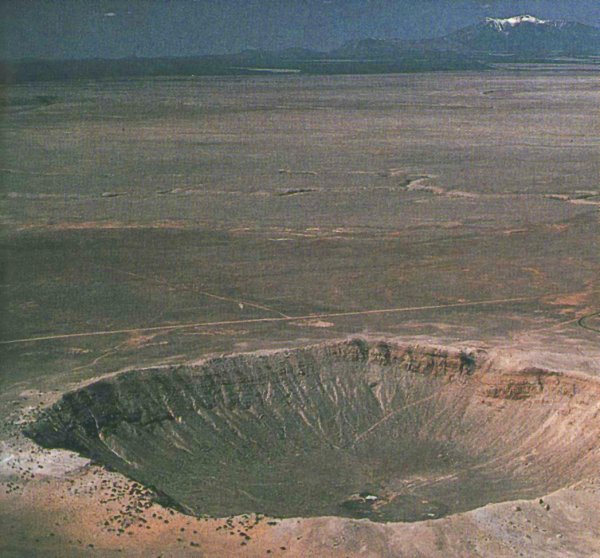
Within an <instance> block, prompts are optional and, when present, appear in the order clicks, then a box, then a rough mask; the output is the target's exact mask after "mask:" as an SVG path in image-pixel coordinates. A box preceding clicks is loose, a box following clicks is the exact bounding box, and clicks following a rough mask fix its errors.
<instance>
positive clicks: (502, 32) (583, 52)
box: [334, 15, 600, 61]
mask: <svg viewBox="0 0 600 558" xmlns="http://www.w3.org/2000/svg"><path fill="white" fill-rule="evenodd" d="M415 51H425V52H431V51H442V52H453V53H455V54H457V55H463V56H467V57H475V58H477V59H479V60H482V61H489V60H490V57H491V58H494V57H497V56H513V57H515V58H531V57H536V58H539V57H543V58H551V57H557V56H590V55H598V54H600V29H599V28H597V27H591V26H589V25H583V24H581V23H575V22H570V21H564V20H543V19H538V18H536V17H534V16H531V15H521V16H515V17H510V18H506V19H500V18H491V17H488V18H485V19H484V20H482V21H480V22H479V23H477V24H475V25H470V26H468V27H463V28H462V29H459V30H458V31H455V32H454V33H451V34H450V35H446V36H445V37H441V38H436V39H429V40H424V41H405V40H401V39H396V40H376V39H364V40H360V41H353V42H350V43H347V44H345V45H344V46H342V47H341V48H340V49H337V50H336V51H334V53H335V54H337V55H343V56H362V57H364V56H398V55H401V54H402V53H405V52H415Z"/></svg>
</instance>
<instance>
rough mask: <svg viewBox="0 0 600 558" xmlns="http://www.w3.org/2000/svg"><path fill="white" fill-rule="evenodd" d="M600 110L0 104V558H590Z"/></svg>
mask: <svg viewBox="0 0 600 558" xmlns="http://www.w3.org/2000/svg"><path fill="white" fill-rule="evenodd" d="M599 97H600V93H599V92H598V87H597V73H596V72H594V71H589V70H586V69H585V68H579V69H578V68H576V67H570V66H567V65H565V66H564V68H561V67H557V68H550V69H549V68H546V69H543V68H542V69H540V68H537V69H536V68H520V69H519V68H515V69H513V70H511V71H507V70H502V71H501V70H496V71H489V72H463V73H461V72H448V73H442V72H440V73H429V74H428V73H424V74H408V75H385V76H383V75H381V76H379V75H370V76H300V75H297V76H296V75H293V76H289V75H286V76H242V77H225V78H224V77H214V78H211V77H202V78H196V77H186V78H143V79H141V78H140V79H123V80H105V81H71V82H47V83H33V84H21V85H14V86H9V87H5V88H4V90H3V101H4V109H3V110H4V112H3V117H2V140H1V141H2V151H1V153H2V155H1V158H2V160H1V165H0V172H1V174H2V206H3V221H4V222H3V232H2V240H1V242H2V254H3V256H2V261H3V266H4V272H3V279H2V303H3V319H2V341H1V344H0V350H1V353H2V354H1V359H0V362H1V364H0V366H1V368H2V373H1V375H0V382H1V388H0V425H1V427H0V428H1V430H0V532H1V533H2V537H1V541H0V554H1V555H2V556H90V555H98V556H119V555H123V556H157V557H158V556H165V557H166V556H215V557H220V556H248V557H250V556H251V557H254V556H324V557H325V556H331V557H334V556H335V557H346V556H373V557H375V556H377V557H379V556H390V557H392V556H393V557H399V556H407V557H416V556H494V557H496V556H598V555H600V524H599V523H598V521H597V517H598V513H599V512H600V498H599V491H600V473H599V472H598V467H597V463H598V462H599V459H600V384H598V381H599V376H600V349H599V347H600V343H599V335H600V313H599V312H600V284H599V281H598V278H599V277H600V250H599V249H598V238H599V233H600V221H599V206H600V184H599V180H598V178H599V176H600V158H599V157H598V148H599V134H600V122H599V115H598V110H597V108H598V101H599ZM209 384H210V385H209ZM182 386H183V387H182ZM207 386H209V387H207ZM209 388H210V389H209ZM209 392H210V397H208V396H206V397H205V395H206V393H209ZM65 393H66V394H67V395H65V396H64V397H63V394H65ZM107 393H108V394H109V395H110V397H107V396H106V394H107ZM102 397H106V399H102ZM98 398H100V399H98ZM97 401H104V402H105V403H106V401H111V402H113V403H114V402H115V401H116V403H114V404H115V407H114V408H112V407H110V405H108V404H106V405H104V407H103V408H104V409H107V408H110V412H108V411H106V412H104V411H102V410H101V409H98V411H97V412H96V411H94V410H93V409H94V408H95V407H94V405H96V403H95V402H97ZM82 403H83V404H82ZM111 404H112V403H111ZM48 409H49V410H48ZM90 409H92V411H91V412H90V413H91V416H92V417H93V418H94V420H95V421H96V425H95V426H93V425H92V426H90V425H89V424H88V423H89V418H90V417H89V416H88V414H86V413H88V412H89V411H90ZM157 409H158V410H157ZM192 411H193V412H192ZM102 413H104V415H103V414H102ZM132 417H133V418H132ZM140 417H141V418H140ZM198 417H200V418H198ZM146 419H148V420H146ZM150 419H151V420H150ZM103 421H104V422H103ZM198 421H199V422H198ZM32 424H33V425H37V426H33V427H32V426H31V425H32ZM32 428H33V430H32ZM246 428H247V430H246ZM24 431H26V432H27V433H28V436H29V437H27V436H25V435H24V433H23V432H24ZM278 436H279V437H278ZM31 437H33V438H34V439H35V440H36V441H37V442H39V443H40V444H42V445H44V446H46V447H45V448H42V447H40V446H39V445H38V444H37V443H36V442H34V441H32V440H31V439H30V438H31ZM157 439H160V440H162V441H161V442H159V443H158V442H157V445H156V447H154V446H153V444H154V443H155V442H154V441H153V440H157ZM65 448H66V449H65ZM72 450H77V451H72ZM211 452H212V453H211ZM267 455H268V456H270V457H269V458H268V459H267V458H266V457H265V456H267ZM244 456H246V457H244ZM90 458H91V459H90ZM261 459H264V461H261ZM403 475H404V476H403ZM240 479H243V483H242V481H241V480H240ZM257 479H258V480H260V481H261V482H258V480H257ZM306 479H308V480H309V481H310V482H309V481H307V480H306ZM253 480H254V481H257V482H256V483H255V484H256V485H255V486H252V482H253ZM312 481H314V482H312ZM200 485H201V489H200V488H199V486H200ZM259 485H260V486H259ZM345 487H351V488H352V489H350V488H348V493H347V494H344V490H346V488H345ZM439 487H442V488H439ZM465 487H466V488H465Z"/></svg>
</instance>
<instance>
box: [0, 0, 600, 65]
mask: <svg viewBox="0 0 600 558" xmlns="http://www.w3.org/2000/svg"><path fill="white" fill-rule="evenodd" d="M522 13H531V14H533V15H536V16H538V17H541V18H564V19H570V20H575V21H581V22H583V23H588V24H591V25H596V26H599V27H600V1H599V0H564V1H563V0H520V1H518V0H480V1H477V0H410V1H408V0H214V1H213V0H0V16H1V17H0V19H1V22H0V37H1V39H2V49H1V56H2V57H3V58H19V57H43V58H86V57H105V58H116V57H124V56H178V55H194V54H205V53H223V52H235V51H239V50H243V49H245V48H268V49H278V48H285V47H289V46H301V47H308V48H313V49H323V50H324V49H330V48H333V47H336V46H339V45H340V44H342V43H343V42H345V41H348V40H352V39H357V38H364V37H376V38H407V39H409V38H410V39H413V38H422V37H432V36H439V35H443V34H445V33H447V32H449V31H453V30H454V29H457V28H459V27H463V26H466V25H469V24H472V23H475V22H477V21H478V20H479V19H480V18H481V17H484V16H501V17H506V16H510V15H516V14H522Z"/></svg>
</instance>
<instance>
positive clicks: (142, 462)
mask: <svg viewBox="0 0 600 558" xmlns="http://www.w3.org/2000/svg"><path fill="white" fill-rule="evenodd" d="M599 402H600V388H599V385H598V383H596V382H594V381H592V380H586V379H583V378H580V377H574V376H570V375H567V374H561V373H557V372H551V371H547V370H542V369H537V368H528V369H521V370H502V369H498V368H496V367H495V365H494V364H493V362H492V361H490V360H489V359H487V357H486V355H485V353H483V352H478V351H474V350H473V351H470V350H459V349H449V348H439V347H424V346H414V345H404V344H396V343H388V342H376V341H366V340H363V339H352V340H344V341H338V342H331V343H326V344H321V345H316V346H312V347H307V348H301V349H293V350H284V351H274V352H262V353H254V354H239V355H233V356H226V357H220V358H213V359H209V360H206V361H203V362H202V363H200V364H197V365H193V366H191V365H190V366H176V367H159V368H153V369H143V370H131V371H126V372H122V373H119V374H114V375H111V376H107V377H104V378H102V379H100V380H97V381H95V382H94V383H90V384H88V385H85V386H83V387H80V388H79V389H77V390H75V391H72V392H68V393H66V394H64V395H63V396H62V398H61V399H60V400H59V401H58V402H57V403H55V404H54V405H53V406H51V407H49V408H47V409H46V410H45V411H44V412H43V413H42V414H41V416H40V417H39V418H38V419H37V420H36V421H35V422H34V423H32V424H30V425H29V426H28V427H27V430H26V434H27V435H28V436H30V437H31V438H33V439H34V440H35V441H36V442H38V443H39V444H41V445H42V446H45V447H52V448H66V449H70V450H75V451H77V452H79V453H80V454H82V455H85V456H87V457H90V458H92V459H93V460H95V461H96V462H99V463H102V464H104V465H105V466H106V467H108V468H110V469H113V470H116V471H119V472H121V473H123V474H125V475H127V476H128V477H130V478H132V479H135V480H137V481H139V482H140V483H142V484H144V485H146V486H151V487H153V488H155V490H156V491H157V493H159V494H161V495H163V496H164V497H165V498H166V499H168V501H169V502H170V503H171V504H172V505H173V506H175V507H177V508H179V509H180V510H182V511H184V512H186V513H189V514H194V515H197V516H202V515H210V516H215V517H225V516H231V515H239V514H244V513H261V514H266V515H269V516H273V517H282V518H283V517H314V516H345V517H352V518H367V519H370V520H372V521H380V522H388V521H420V520H428V519H436V518H440V517H443V516H445V515H448V514H454V513H458V512H464V511H467V510H471V509H474V508H478V507H481V506H484V505H486V504H488V503H492V502H501V501H508V500H515V499H520V498H533V497H538V496H541V495H544V494H547V493H549V492H550V491H553V490H556V489H558V488H561V487H564V486H568V485H571V484H573V483H575V482H577V481H578V480H581V479H583V478H586V477H587V476H590V475H592V474H594V473H596V472H597V459H598V455H597V449H598V447H599V433H600V412H599V410H600V404H599Z"/></svg>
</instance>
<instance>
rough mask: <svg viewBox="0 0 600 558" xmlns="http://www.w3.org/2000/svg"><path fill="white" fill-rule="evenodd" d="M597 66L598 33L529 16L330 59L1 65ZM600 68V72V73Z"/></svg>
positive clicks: (199, 69)
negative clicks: (576, 62) (569, 61)
mask: <svg viewBox="0 0 600 558" xmlns="http://www.w3.org/2000/svg"><path fill="white" fill-rule="evenodd" d="M565 57H568V58H580V59H581V58H584V59H586V61H587V62H588V63H593V64H599V63H600V29H599V28H596V27H591V26H589V25H584V24H581V23H574V22H569V21H563V20H543V19H539V18H537V17H534V16H531V15H520V16H514V17H510V18H505V19H501V18H485V19H484V20H482V21H480V22H479V23H477V24H475V25H470V26H468V27H464V28H462V29H459V30H458V31H455V32H454V33H451V34H450V35H447V36H445V37H440V38H435V39H429V40H421V41H408V40H402V39H392V40H389V39H386V40H382V39H363V40H359V41H352V42H349V43H346V44H344V45H342V46H341V47H340V48H337V49H334V50H332V51H330V52H316V51H312V50H307V49H299V48H295V49H286V50H282V51H265V50H246V51H243V52H240V53H238V54H231V55H212V56H198V57H187V58H127V59H119V60H98V59H92V60H90V59H87V60H67V61H64V60H63V61H48V60H24V61H19V62H11V63H3V64H2V66H1V68H0V78H1V79H2V81H4V82H7V81H8V82H21V81H32V80H57V79H74V78H79V79H91V78H93V79H99V78H112V77H125V76H153V75H239V74H257V73H306V74H360V73H395V72H421V71H441V70H479V69H484V68H489V67H491V66H492V65H495V64H498V63H499V62H538V63H545V62H546V63H547V62H554V63H556V62H563V61H564V58H565ZM599 69H600V66H599Z"/></svg>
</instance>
